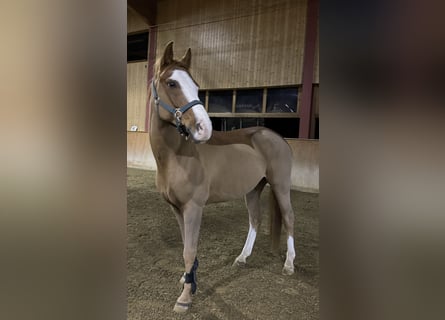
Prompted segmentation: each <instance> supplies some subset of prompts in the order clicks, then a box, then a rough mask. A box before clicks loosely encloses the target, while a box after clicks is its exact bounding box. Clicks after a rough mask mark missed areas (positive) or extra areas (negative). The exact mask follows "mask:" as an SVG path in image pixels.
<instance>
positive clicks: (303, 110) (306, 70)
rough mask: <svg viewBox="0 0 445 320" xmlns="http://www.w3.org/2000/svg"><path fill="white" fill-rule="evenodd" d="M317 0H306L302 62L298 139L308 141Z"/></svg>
mask: <svg viewBox="0 0 445 320" xmlns="http://www.w3.org/2000/svg"><path fill="white" fill-rule="evenodd" d="M318 6H319V3H318V0H308V5H307V18H306V38H305V46H304V61H303V81H302V82H303V88H302V94H301V105H300V110H299V113H300V130H299V135H298V137H299V138H301V139H309V137H310V127H311V108H312V85H313V80H314V60H315V44H316V41H317V23H318Z"/></svg>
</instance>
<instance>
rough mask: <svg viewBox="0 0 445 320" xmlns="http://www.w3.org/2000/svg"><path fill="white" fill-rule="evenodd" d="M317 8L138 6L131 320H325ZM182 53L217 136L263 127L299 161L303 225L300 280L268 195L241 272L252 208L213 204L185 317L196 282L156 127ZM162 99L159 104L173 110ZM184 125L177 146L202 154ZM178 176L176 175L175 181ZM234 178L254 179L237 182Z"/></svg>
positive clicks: (131, 87) (240, 201)
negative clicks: (168, 72)
mask: <svg viewBox="0 0 445 320" xmlns="http://www.w3.org/2000/svg"><path fill="white" fill-rule="evenodd" d="M318 8H319V4H318V0H315V1H311V0H270V1H264V0H221V1H202V0H182V1H181V0H144V1H139V0H128V2H127V32H128V38H127V39H128V42H127V54H128V55H127V167H128V170H127V188H128V202H127V203H128V220H127V223H128V227H127V231H128V253H127V263H128V275H127V279H128V280H127V281H128V289H127V299H128V311H127V312H128V319H130V320H136V319H138V320H139V319H141V320H142V319H252V320H253V319H273V320H275V319H319V161H318V159H319V103H318V91H319V67H318V65H319V63H318V61H319V59H318V51H319V46H318V29H319V28H318ZM171 42H173V44H170V45H171V46H172V47H173V50H174V59H176V60H178V61H179V60H180V59H181V58H182V60H181V61H190V56H188V55H187V54H186V52H187V50H188V49H189V48H190V49H191V64H190V67H189V69H187V71H189V73H190V75H191V77H192V79H193V80H194V81H193V82H194V83H196V84H197V85H198V86H199V91H198V92H197V98H198V99H199V101H198V102H200V104H202V106H203V108H204V109H205V111H206V112H207V114H208V118H207V119H210V121H211V127H212V128H213V131H212V132H213V135H216V133H215V132H217V131H218V132H228V133H227V134H229V132H232V131H234V130H238V129H243V128H251V127H258V126H261V127H266V128H269V129H271V130H273V131H275V132H276V133H278V134H279V135H280V136H281V137H282V138H284V140H285V141H286V142H287V144H288V145H289V147H290V150H291V154H292V160H291V161H287V160H286V162H288V163H287V164H286V165H289V168H291V169H290V170H291V171H290V172H291V173H290V174H289V175H288V177H286V178H289V179H290V189H291V191H290V201H291V205H292V209H293V212H294V214H295V222H294V226H293V234H294V238H293V240H294V241H295V253H296V256H295V260H294V262H293V265H294V268H295V269H294V273H293V274H290V275H285V274H283V273H282V268H283V264H285V261H286V263H287V257H288V255H289V238H286V234H285V228H283V229H282V230H281V238H280V246H279V251H278V252H276V251H274V250H272V246H271V232H272V231H271V230H272V229H273V228H271V223H273V220H271V219H270V213H271V210H272V208H271V206H270V204H269V201H270V199H271V197H270V196H271V195H273V192H272V190H273V188H274V184H272V183H270V184H269V183H268V184H266V186H265V187H264V192H263V193H262V194H261V198H260V200H259V203H260V205H259V207H260V208H259V209H260V211H261V217H262V219H261V224H260V225H259V227H258V228H257V230H256V233H255V235H256V240H255V238H254V239H253V242H254V246H253V250H251V255H250V256H249V258H248V259H247V262H246V263H245V264H242V265H240V264H235V265H234V261H235V259H236V258H237V257H238V256H239V255H240V253H241V252H242V251H243V252H244V250H243V246H245V243H246V245H247V243H248V242H249V241H250V240H249V239H250V236H251V233H250V229H249V225H250V224H249V213H248V209H247V208H246V202H247V199H246V200H245V199H244V197H243V196H241V197H239V198H236V199H231V200H229V201H216V202H215V203H209V204H207V205H206V206H205V207H204V209H203V211H202V220H201V224H200V231H199V241H198V249H197V258H198V259H199V268H198V269H197V272H196V275H195V276H194V278H193V279H194V280H193V281H195V280H196V284H197V290H196V293H195V294H193V303H190V304H189V305H187V310H186V312H183V313H177V312H175V311H177V310H175V311H174V310H173V309H174V307H176V305H175V302H176V303H178V302H180V300H178V301H177V299H178V296H180V295H181V292H182V290H183V286H185V285H187V284H190V281H189V279H191V278H189V274H192V271H190V273H188V271H187V270H185V269H184V260H185V256H183V254H184V255H185V248H184V245H185V244H183V239H182V237H181V230H180V227H179V224H178V221H179V220H177V216H175V214H177V213H175V212H174V211H173V210H172V207H171V206H170V204H169V203H167V201H166V200H165V199H164V196H163V195H161V194H160V193H159V191H158V190H157V187H156V175H157V170H158V169H159V166H160V167H162V161H166V160H165V158H162V157H158V156H156V149H155V148H154V143H153V141H154V140H153V136H154V132H155V131H154V126H153V125H152V124H153V123H154V122H153V119H152V117H153V116H155V117H158V118H159V119H158V120H159V121H161V120H162V119H161V116H160V115H159V110H156V108H154V107H153V106H154V105H155V104H154V101H155V100H156V99H155V98H153V94H152V88H154V82H153V84H152V80H153V79H155V77H156V74H157V73H156V72H157V71H156V70H157V69H156V68H157V67H158V66H159V65H161V67H162V63H163V60H164V58H165V57H166V52H167V49H166V48H167V47H168V44H169V43H171ZM159 61H160V62H159ZM162 94H163V91H159V95H160V96H161V97H160V99H164V100H165V101H173V100H166V98H165V97H164V96H162ZM195 100H196V99H195ZM156 105H157V106H158V104H156ZM174 107H175V108H178V109H179V106H174ZM200 108H201V107H200ZM178 109H176V110H178ZM187 112H188V111H187ZM185 113H186V112H184V118H185ZM203 113H204V114H205V112H203ZM175 117H176V121H177V123H176V126H177V129H178V130H179V132H176V131H175V134H177V136H175V139H183V141H184V143H191V144H193V142H192V141H190V140H188V141H187V142H186V138H187V137H188V136H187V134H186V135H185V137H181V136H180V133H183V132H181V131H180V129H181V128H180V125H179V124H178V123H180V121H181V118H178V117H177V116H176V115H175ZM206 117H207V116H206ZM172 119H173V118H172ZM171 124H172V125H173V126H174V124H173V123H171ZM197 126H198V125H197ZM170 130H173V129H170ZM241 131H242V130H241ZM218 134H219V133H218ZM150 139H151V140H150ZM280 140H281V141H282V139H281V138H280ZM181 141H182V140H181ZM194 141H195V142H196V140H194ZM208 141H209V142H210V141H211V139H210V140H208ZM205 143H206V142H204V143H203V145H204V144H205ZM235 144H236V143H235ZM152 146H153V148H152ZM216 147H218V146H216ZM243 148H244V149H247V148H253V146H251V147H248V146H246V144H244V145H243ZM238 149H239V148H232V149H227V150H228V151H227V152H233V154H231V155H225V156H227V159H236V158H239V157H240V156H238V154H237V153H236V152H237V151H236V150H238ZM181 156H184V155H181ZM286 159H290V158H286ZM242 160H243V159H242ZM242 160H241V161H242ZM272 161H273V160H272ZM289 162H290V163H289ZM234 163H235V162H234ZM238 163H239V162H238ZM229 164H230V163H229ZM211 165H212V163H210V164H209V166H210V167H211ZM215 165H217V164H215ZM245 165H246V168H249V166H250V165H252V166H254V164H253V163H246V164H245ZM243 168H244V167H243ZM237 170H238V171H239V170H240V169H239V168H235V167H230V168H229V170H228V171H232V172H238V171H237ZM173 171H174V170H173ZM173 171H172V170H170V171H169V172H168V175H169V176H173V177H174V176H175V172H173ZM187 174H188V175H190V176H193V174H194V173H193V172H187ZM289 176H290V177H289ZM225 177H226V178H227V179H230V180H236V179H241V180H242V179H243V177H240V176H236V175H235V176H234V175H233V173H232V174H230V172H227V175H226V176H225ZM225 177H222V178H220V180H224V178H225ZM264 179H266V178H264ZM264 179H263V180H264ZM159 181H160V180H159V178H158V184H159ZM218 182H219V181H214V182H213V183H216V184H218ZM267 182H269V181H267ZM186 184H187V182H185V183H184V188H186V187H187V185H186ZM288 190H289V188H288ZM172 206H173V207H175V206H174V205H172ZM175 208H176V207H175ZM249 212H250V211H249ZM285 222H286V221H285V220H283V226H285ZM288 229H289V228H288ZM248 232H249V236H248ZM186 237H187V236H186ZM246 238H247V240H246ZM286 239H288V240H286ZM286 246H287V249H288V251H286ZM185 273H187V275H185ZM183 275H184V277H183ZM181 277H183V278H182V280H183V281H181V282H180V280H181ZM184 279H185V280H184ZM184 281H185V284H184V285H183V284H182V282H184ZM192 283H195V282H192Z"/></svg>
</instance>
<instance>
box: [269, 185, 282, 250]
mask: <svg viewBox="0 0 445 320" xmlns="http://www.w3.org/2000/svg"><path fill="white" fill-rule="evenodd" d="M269 205H270V239H271V244H272V252H273V253H278V250H279V248H280V236H281V211H280V207H279V206H278V202H277V198H276V197H275V194H274V192H273V190H272V189H271V190H270V199H269Z"/></svg>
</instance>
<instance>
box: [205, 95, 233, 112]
mask: <svg viewBox="0 0 445 320" xmlns="http://www.w3.org/2000/svg"><path fill="white" fill-rule="evenodd" d="M232 97H233V91H232V90H221V91H209V112H232Z"/></svg>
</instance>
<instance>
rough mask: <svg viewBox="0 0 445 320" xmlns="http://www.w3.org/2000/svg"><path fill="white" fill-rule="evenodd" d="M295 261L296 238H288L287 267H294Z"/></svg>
mask: <svg viewBox="0 0 445 320" xmlns="http://www.w3.org/2000/svg"><path fill="white" fill-rule="evenodd" d="M294 259H295V248H294V238H293V237H291V236H289V237H288V238H287V256H286V262H285V265H289V266H292V267H293V265H294Z"/></svg>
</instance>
